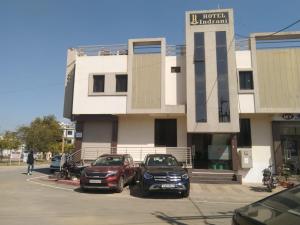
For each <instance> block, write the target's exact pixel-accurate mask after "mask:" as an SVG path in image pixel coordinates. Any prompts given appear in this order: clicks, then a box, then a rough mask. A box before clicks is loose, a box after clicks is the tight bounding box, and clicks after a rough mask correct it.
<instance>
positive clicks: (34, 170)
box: [33, 168, 51, 175]
mask: <svg viewBox="0 0 300 225" xmlns="http://www.w3.org/2000/svg"><path fill="white" fill-rule="evenodd" d="M33 172H38V173H42V174H46V175H50V174H51V173H50V169H49V168H34V169H33Z"/></svg>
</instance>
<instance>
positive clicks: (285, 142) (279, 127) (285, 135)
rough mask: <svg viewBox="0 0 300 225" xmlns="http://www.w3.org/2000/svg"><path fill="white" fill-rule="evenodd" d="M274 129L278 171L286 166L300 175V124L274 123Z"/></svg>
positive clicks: (293, 172)
mask: <svg viewBox="0 0 300 225" xmlns="http://www.w3.org/2000/svg"><path fill="white" fill-rule="evenodd" d="M272 129H273V141H274V157H275V167H276V171H277V172H278V173H280V172H281V168H282V167H283V166H285V167H288V168H290V171H291V173H292V174H300V122H299V121H288V122H287V121H273V123H272Z"/></svg>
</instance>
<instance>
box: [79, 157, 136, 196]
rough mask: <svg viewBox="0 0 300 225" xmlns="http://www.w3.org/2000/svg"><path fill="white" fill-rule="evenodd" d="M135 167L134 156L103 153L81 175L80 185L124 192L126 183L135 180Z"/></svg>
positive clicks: (84, 187)
mask: <svg viewBox="0 0 300 225" xmlns="http://www.w3.org/2000/svg"><path fill="white" fill-rule="evenodd" d="M134 178H135V168H134V164H133V160H132V157H131V156H130V155H128V154H126V155H117V154H116V155H102V156H100V157H99V158H98V159H96V161H95V162H93V163H92V165H91V166H89V167H86V168H85V169H84V170H83V171H82V174H81V177H80V187H81V189H82V190H83V191H85V190H87V189H110V190H115V191H116V192H119V193H120V192H122V191H123V187H124V185H125V184H129V183H130V182H134Z"/></svg>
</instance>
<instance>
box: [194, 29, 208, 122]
mask: <svg viewBox="0 0 300 225" xmlns="http://www.w3.org/2000/svg"><path fill="white" fill-rule="evenodd" d="M194 64H195V94H196V96H195V100H196V102H195V105H196V122H201V123H205V122H206V121H207V110H206V82H205V79H206V78H205V49H204V33H203V32H197V33H195V34H194Z"/></svg>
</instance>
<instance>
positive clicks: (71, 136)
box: [60, 122, 75, 144]
mask: <svg viewBox="0 0 300 225" xmlns="http://www.w3.org/2000/svg"><path fill="white" fill-rule="evenodd" d="M60 126H61V128H62V129H63V136H64V140H65V144H74V141H75V124H74V123H70V124H67V123H64V122H60Z"/></svg>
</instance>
